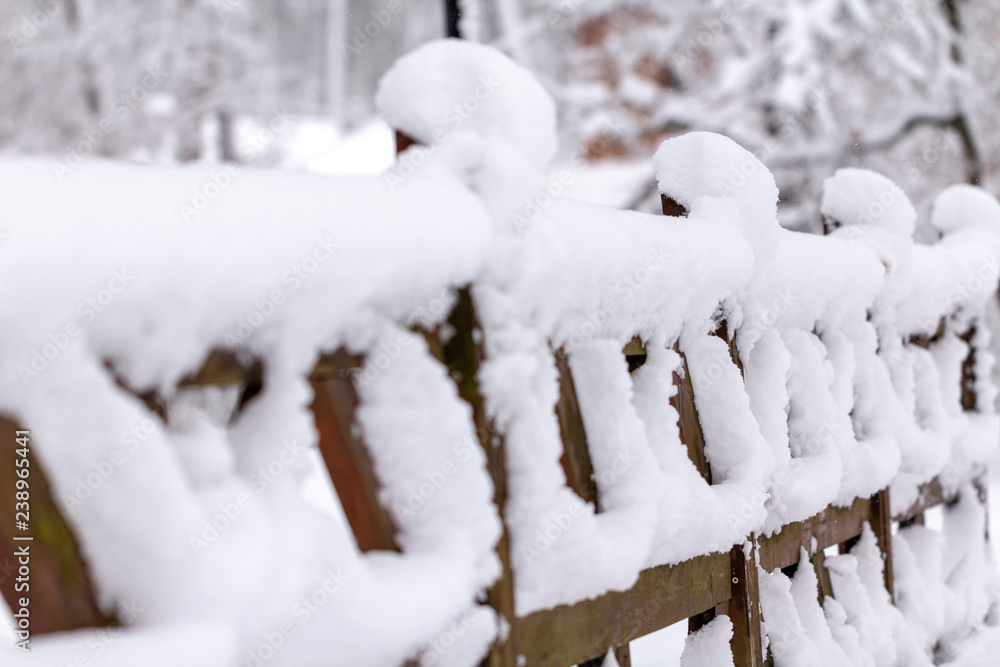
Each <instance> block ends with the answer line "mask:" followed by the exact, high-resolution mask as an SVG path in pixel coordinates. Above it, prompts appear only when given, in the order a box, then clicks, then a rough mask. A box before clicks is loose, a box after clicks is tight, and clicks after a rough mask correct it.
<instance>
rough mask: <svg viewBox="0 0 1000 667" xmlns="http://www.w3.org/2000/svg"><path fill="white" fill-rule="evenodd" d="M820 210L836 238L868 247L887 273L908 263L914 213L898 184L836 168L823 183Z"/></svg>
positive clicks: (879, 176) (869, 173)
mask: <svg viewBox="0 0 1000 667" xmlns="http://www.w3.org/2000/svg"><path fill="white" fill-rule="evenodd" d="M820 211H821V213H822V214H823V216H824V217H826V218H828V219H829V220H832V221H833V222H834V224H835V225H836V226H838V227H841V228H842V229H843V230H842V231H840V232H838V235H841V236H844V237H846V238H849V239H858V240H860V241H862V242H863V243H865V245H867V246H869V247H870V248H871V249H872V250H874V251H875V253H876V254H877V255H878V256H879V259H881V260H882V262H883V263H884V264H885V265H886V267H887V268H888V269H889V270H890V271H894V272H898V271H899V270H901V269H902V267H903V266H905V265H907V264H908V263H909V260H910V254H911V251H912V249H913V227H914V224H915V223H916V219H917V212H916V211H915V210H914V208H913V205H912V204H911V203H910V200H909V198H907V196H906V194H905V193H904V192H903V191H902V190H901V189H900V187H899V186H898V185H896V184H895V183H893V182H892V181H891V180H889V179H888V178H886V177H885V176H883V175H882V174H879V173H876V172H874V171H869V170H867V169H839V170H837V172H836V173H835V174H834V175H833V176H831V177H830V178H828V179H826V180H825V181H824V182H823V202H822V204H821V205H820Z"/></svg>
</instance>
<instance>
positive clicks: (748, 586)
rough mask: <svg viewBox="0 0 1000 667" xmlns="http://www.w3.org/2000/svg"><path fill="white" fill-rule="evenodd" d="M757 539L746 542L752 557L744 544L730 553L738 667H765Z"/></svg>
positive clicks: (730, 607)
mask: <svg viewBox="0 0 1000 667" xmlns="http://www.w3.org/2000/svg"><path fill="white" fill-rule="evenodd" d="M755 538H756V536H755V535H751V536H750V541H749V542H747V543H746V545H749V554H748V553H747V551H746V545H745V544H738V545H736V546H735V547H733V549H732V551H731V552H730V561H731V572H732V585H733V588H732V597H731V598H730V600H729V602H728V605H727V612H728V615H729V618H730V619H731V620H732V622H733V642H732V647H733V664H734V665H735V666H736V667H762V665H763V664H764V655H763V654H764V649H763V642H762V639H761V634H760V588H759V582H758V580H757V545H756V539H755Z"/></svg>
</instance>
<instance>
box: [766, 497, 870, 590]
mask: <svg viewBox="0 0 1000 667" xmlns="http://www.w3.org/2000/svg"><path fill="white" fill-rule="evenodd" d="M870 517H871V499H869V498H858V499H856V500H855V501H854V503H853V504H852V505H851V506H850V507H833V506H830V507H827V508H826V509H825V510H823V511H822V512H820V513H819V514H817V515H815V516H813V517H810V518H808V519H806V520H805V521H796V522H795V523H790V524H788V525H787V526H785V527H783V528H782V529H781V532H780V533H775V534H774V535H771V536H769V537H761V538H760V540H759V545H760V554H759V557H760V565H761V567H763V568H764V570H765V571H767V572H773V571H774V570H776V569H780V568H784V567H788V566H789V565H794V564H795V563H798V562H799V556H800V551H799V550H800V549H802V548H804V549H805V550H806V552H807V553H810V554H811V553H813V552H814V551H817V550H819V551H822V550H823V549H825V548H827V547H829V546H833V545H835V544H840V543H841V542H846V541H847V540H849V539H851V538H854V537H857V536H858V535H860V534H861V527H862V525H864V522H865V521H869V520H870ZM814 539H815V540H816V547H815V549H814V548H813V540H814Z"/></svg>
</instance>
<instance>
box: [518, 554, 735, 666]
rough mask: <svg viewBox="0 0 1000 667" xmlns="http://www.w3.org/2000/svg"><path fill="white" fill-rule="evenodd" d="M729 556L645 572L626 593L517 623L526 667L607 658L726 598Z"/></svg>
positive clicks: (538, 614) (610, 594)
mask: <svg viewBox="0 0 1000 667" xmlns="http://www.w3.org/2000/svg"><path fill="white" fill-rule="evenodd" d="M730 567H731V563H730V555H729V554H728V553H724V554H719V553H715V554H709V555H707V556H698V557H696V558H692V559H691V560H687V561H684V562H683V563H679V564H677V565H664V566H660V567H654V568H649V569H647V570H644V571H643V572H641V573H640V574H639V579H638V581H637V582H636V583H635V585H634V586H632V588H630V589H629V590H627V591H611V592H608V593H605V594H604V595H601V596H599V597H596V598H593V599H590V600H583V601H582V602H578V603H576V604H574V605H560V606H558V607H555V608H553V609H546V610H543V611H537V612H535V613H533V614H529V615H528V616H525V617H524V618H520V619H518V622H517V629H518V637H519V641H520V651H521V653H522V654H523V655H524V656H525V658H526V662H525V665H526V666H528V667H535V666H537V667H567V666H569V665H577V664H580V663H582V662H586V661H587V660H591V659H593V658H596V657H599V656H602V655H604V654H605V653H607V651H608V649H609V648H610V647H613V646H614V647H616V646H623V645H625V644H627V643H628V642H630V641H632V640H633V639H637V638H639V637H642V636H644V635H647V634H649V633H651V632H655V631H657V630H660V629H662V628H665V627H667V626H668V625H672V624H674V623H677V622H679V621H683V620H684V619H686V618H688V617H690V616H694V615H696V614H698V613H700V612H703V611H705V610H706V609H711V608H713V607H715V606H716V605H717V604H719V603H721V602H724V601H725V600H728V599H729V596H730V586H731V584H730V579H731V574H730Z"/></svg>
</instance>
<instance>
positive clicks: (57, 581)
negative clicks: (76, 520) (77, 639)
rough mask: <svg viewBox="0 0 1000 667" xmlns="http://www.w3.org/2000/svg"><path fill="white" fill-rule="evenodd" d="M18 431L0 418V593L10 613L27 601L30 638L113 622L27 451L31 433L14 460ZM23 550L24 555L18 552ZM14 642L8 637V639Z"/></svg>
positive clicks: (41, 473) (32, 444)
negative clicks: (22, 503) (22, 462)
mask: <svg viewBox="0 0 1000 667" xmlns="http://www.w3.org/2000/svg"><path fill="white" fill-rule="evenodd" d="M18 431H22V432H23V431H24V429H23V428H22V427H21V426H20V425H18V424H16V423H15V422H14V421H12V420H10V419H7V418H4V417H0V499H2V500H0V592H2V593H3V596H4V599H5V600H6V601H7V605H8V606H9V607H10V608H11V609H12V610H13V611H15V613H17V612H19V610H20V609H21V604H20V602H21V599H22V598H27V599H28V606H27V609H28V618H29V620H30V628H29V630H30V633H31V636H35V635H42V634H45V633H49V632H63V631H68V630H77V629H80V628H91V627H105V626H109V625H115V624H116V621H115V619H114V618H113V617H112V616H110V615H108V614H105V613H104V612H103V611H101V609H100V608H99V607H98V605H97V598H96V595H95V593H94V587H93V585H92V583H91V581H90V576H89V573H88V570H87V563H86V561H85V560H84V558H83V555H82V554H81V553H80V547H79V545H78V544H77V542H76V538H75V537H74V536H73V531H72V530H71V529H70V527H69V525H68V524H67V523H66V520H65V519H64V518H63V516H62V513H61V512H60V509H59V506H58V505H57V504H56V502H55V501H54V499H53V497H52V491H51V488H50V487H49V484H48V482H47V481H46V478H45V471H44V470H43V469H42V468H41V466H40V465H39V463H38V459H37V458H36V457H35V456H34V455H33V454H32V453H31V451H32V448H33V447H35V446H36V445H37V443H36V441H35V440H34V439H33V437H32V436H31V435H30V433H29V436H28V447H27V450H28V451H27V460H28V464H27V466H26V467H24V466H22V467H18V465H17V463H16V461H17V460H18V459H21V458H22V457H21V456H20V454H19V453H18V452H19V450H22V451H23V449H24V448H23V447H22V444H23V442H22V443H18V441H17V433H18ZM25 469H26V470H28V471H29V472H28V473H27V485H28V489H27V490H28V501H27V502H28V503H29V505H30V507H29V515H28V517H27V519H28V521H27V525H28V529H27V530H21V529H19V528H18V524H17V520H18V518H19V517H17V514H16V508H15V502H17V500H16V496H15V493H16V492H17V491H18V488H17V481H18V480H19V479H22V477H20V476H18V475H17V472H16V471H18V470H25ZM22 486H24V485H23V484H22ZM21 490H22V491H23V489H21ZM22 509H23V508H22ZM22 520H23V518H22ZM26 537H30V538H31V539H30V540H27V539H24V538H26ZM25 549H26V550H27V552H28V556H27V557H24V556H23V555H22V554H23V552H24V550H25ZM22 560H26V561H27V562H26V563H24V562H22ZM22 565H25V566H26V567H27V568H28V571H27V572H25V571H22V570H21V569H20V568H21V566H22ZM25 585H27V586H28V587H29V589H28V590H27V591H25V590H18V588H23V587H24V586H25ZM14 640H15V637H14V636H10V641H11V642H12V643H13V642H14ZM29 648H30V644H29Z"/></svg>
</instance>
